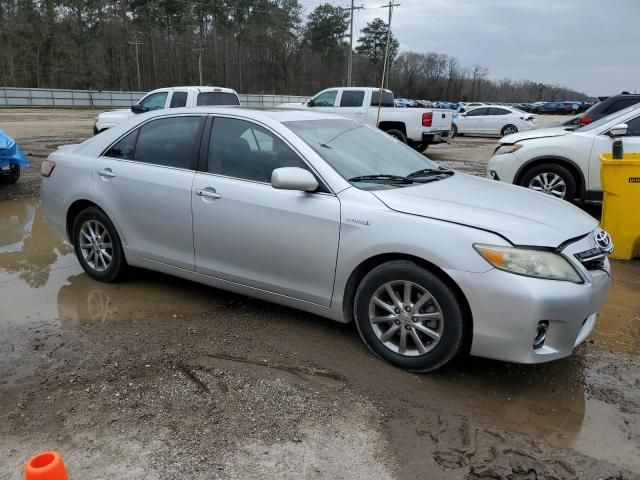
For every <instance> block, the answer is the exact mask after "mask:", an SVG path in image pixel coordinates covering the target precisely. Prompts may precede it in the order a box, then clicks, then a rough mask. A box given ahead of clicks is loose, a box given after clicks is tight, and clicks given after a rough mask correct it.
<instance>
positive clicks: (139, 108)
mask: <svg viewBox="0 0 640 480" xmlns="http://www.w3.org/2000/svg"><path fill="white" fill-rule="evenodd" d="M131 111H132V112H133V113H144V112H148V111H149V108H147V107H143V106H142V105H138V104H137V103H135V104H133V105H131Z"/></svg>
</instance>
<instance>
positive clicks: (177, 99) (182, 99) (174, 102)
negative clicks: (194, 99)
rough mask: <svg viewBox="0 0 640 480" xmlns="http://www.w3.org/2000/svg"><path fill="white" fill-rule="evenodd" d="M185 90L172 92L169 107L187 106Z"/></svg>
mask: <svg viewBox="0 0 640 480" xmlns="http://www.w3.org/2000/svg"><path fill="white" fill-rule="evenodd" d="M187 96H188V94H187V92H173V95H171V103H170V104H169V108H178V107H186V106H187Z"/></svg>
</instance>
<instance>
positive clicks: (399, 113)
mask: <svg viewBox="0 0 640 480" xmlns="http://www.w3.org/2000/svg"><path fill="white" fill-rule="evenodd" d="M379 105H381V106H382V108H381V109H380V118H379V120H380V122H379V124H378V127H379V128H380V129H381V130H384V131H385V132H387V133H388V134H389V135H391V136H393V137H395V138H397V139H398V140H400V141H401V142H403V143H406V144H408V145H409V146H411V147H413V148H415V149H416V150H418V151H420V152H422V151H424V149H425V148H427V147H428V146H429V145H431V144H434V143H443V142H446V141H447V140H448V138H449V133H450V131H451V116H452V113H451V112H443V111H439V110H434V109H425V108H411V109H400V108H395V103H394V98H393V93H392V92H391V91H390V90H383V92H382V98H380V89H379V88H371V87H340V88H329V89H327V90H323V91H322V92H320V93H318V94H317V95H315V96H314V97H313V98H312V99H311V100H310V101H309V102H308V103H303V104H300V103H285V104H283V105H281V107H284V108H298V109H299V108H303V109H311V110H314V111H318V112H324V113H338V114H340V115H343V116H345V117H349V118H354V119H356V120H360V121H362V122H365V123H368V124H369V125H374V126H375V125H376V122H377V121H378V106H379Z"/></svg>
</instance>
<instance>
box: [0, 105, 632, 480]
mask: <svg viewBox="0 0 640 480" xmlns="http://www.w3.org/2000/svg"><path fill="white" fill-rule="evenodd" d="M12 115H13V117H12ZM24 115H27V116H30V117H28V118H27V117H24V118H23V116H24ZM94 115H95V114H94V113H89V112H63V113H62V114H60V112H53V113H51V112H49V111H29V112H18V113H7V112H6V111H4V112H3V111H0V128H3V129H5V130H7V131H8V132H9V133H10V134H11V135H14V136H15V137H16V138H17V139H18V140H19V141H20V143H21V145H23V146H24V147H23V148H24V150H25V151H26V152H27V153H32V154H33V155H31V156H30V157H29V159H30V161H31V162H32V164H33V165H34V166H35V164H36V163H37V162H38V159H42V158H44V156H45V155H46V154H47V152H48V151H49V150H50V149H52V148H54V146H55V145H57V144H61V143H68V142H69V141H73V142H75V141H78V140H80V139H82V138H84V137H86V136H88V135H90V134H91V124H92V118H93V116H94ZM16 116H17V120H15V119H16ZM7 118H14V120H7ZM52 118H53V119H54V121H51V119H52ZM463 141H464V143H463ZM476 142H477V143H476ZM494 145H495V139H481V138H467V137H465V138H464V139H460V143H454V144H453V145H452V146H442V147H440V146H439V147H435V148H433V149H430V150H429V151H428V155H429V156H432V157H433V158H437V159H439V160H444V161H447V162H451V163H454V162H458V163H463V162H469V163H470V164H475V166H474V165H470V167H471V166H474V168H476V169H478V170H481V167H482V165H481V164H482V162H486V160H487V159H488V158H489V156H490V153H491V151H492V149H493V146H494ZM36 154H37V155H38V156H37V155H36ZM39 161H41V160H39ZM25 177H26V176H25ZM37 180H38V179H37V176H34V177H33V180H29V177H26V178H24V179H21V180H20V182H19V184H18V185H20V184H21V183H24V185H30V184H31V186H29V187H26V186H25V187H24V188H25V189H26V190H19V189H16V190H14V191H13V193H12V194H11V195H8V196H5V198H18V197H25V196H26V195H27V193H34V192H37ZM23 181H24V182H23ZM29 189H31V190H29ZM0 191H2V190H0ZM613 272H614V273H613V288H612V292H611V295H610V297H609V300H608V303H607V304H606V306H605V308H604V309H603V311H602V313H601V316H600V318H599V321H598V324H597V326H596V330H595V332H594V333H593V335H592V336H591V337H590V340H589V341H588V342H586V343H585V344H584V345H582V346H580V347H579V348H578V349H577V350H576V352H575V353H574V355H573V356H571V357H570V358H567V359H564V360H561V361H557V362H554V363H550V364H545V365H536V366H522V365H514V364H508V363H502V362H495V361H489V360H482V359H477V358H470V357H467V358H462V359H459V360H458V361H457V362H456V363H455V364H454V365H451V366H449V367H447V368H445V369H444V370H442V371H440V372H438V373H435V374H431V375H415V374H409V373H405V372H402V371H400V370H397V369H395V368H393V367H391V366H389V365H386V364H384V363H382V362H380V361H379V360H377V359H375V358H374V357H372V356H371V354H370V353H369V352H368V351H367V349H366V348H365V347H364V346H363V345H362V344H361V342H360V340H359V338H358V335H357V332H356V331H355V328H353V326H351V325H342V324H337V323H333V322H330V321H327V320H324V319H321V318H318V317H315V316H313V315H310V314H306V313H303V312H299V311H296V310H292V309H288V308H284V307H279V306H275V305H272V304H268V303H266V302H261V301H258V300H254V299H250V298H246V297H241V296H238V295H233V294H229V293H226V292H222V291H219V290H215V289H211V288H208V287H204V286H201V285H197V284H193V283H190V282H186V281H182V280H177V279H174V278H170V277H166V276H163V275H159V274H155V273H149V272H133V274H132V275H131V276H130V277H129V278H128V279H127V280H126V281H124V282H123V283H119V284H115V285H113V284H101V283H97V282H94V281H92V280H90V279H89V278H88V277H87V276H86V275H85V274H83V273H82V270H81V268H80V267H79V265H78V263H77V261H76V260H75V258H74V256H73V253H72V249H71V247H70V246H69V245H68V244H66V243H65V242H64V241H63V240H62V239H61V238H60V237H59V236H57V234H55V233H54V232H53V231H52V230H51V229H50V228H49V227H48V225H47V224H46V222H45V220H44V217H43V213H42V209H41V207H40V202H39V199H38V198H20V199H19V200H6V201H0V286H1V288H0V479H3V480H4V479H16V480H17V479H19V478H22V473H21V471H22V470H21V469H22V465H23V463H24V462H25V460H26V459H27V458H28V457H29V456H31V455H32V454H34V453H36V452H37V451H40V450H43V449H55V450H58V451H60V452H61V453H62V455H63V457H64V459H65V461H66V463H67V466H68V468H69V471H70V473H71V477H72V478H91V479H107V478H109V479H110V478H118V479H124V480H130V479H131V480H133V479H178V478H179V479H186V478H189V479H215V478H221V479H222V478H225V479H227V478H228V479H240V478H267V479H270V478H273V479H276V478H277V479H281V478H284V479H300V478H304V479H320V478H329V479H341V478H343V479H371V478H375V479H387V478H388V479H401V480H404V479H407V480H408V479H423V478H425V479H426V478H428V479H474V480H479V479H523V480H524V479H527V480H530V479H531V480H532V479H537V480H541V479H593V480H596V479H640V295H638V291H640V262H614V265H613Z"/></svg>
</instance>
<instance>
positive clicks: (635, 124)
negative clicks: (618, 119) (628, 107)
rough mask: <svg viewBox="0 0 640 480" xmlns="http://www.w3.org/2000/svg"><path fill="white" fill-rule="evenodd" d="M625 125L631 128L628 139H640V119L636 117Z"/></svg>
mask: <svg viewBox="0 0 640 480" xmlns="http://www.w3.org/2000/svg"><path fill="white" fill-rule="evenodd" d="M625 123H626V124H627V125H628V127H629V129H628V130H627V137H640V117H636V118H634V119H631V120H629V121H627V122H625Z"/></svg>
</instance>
